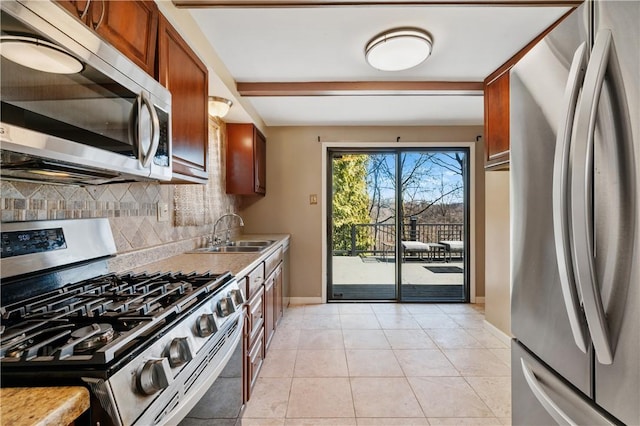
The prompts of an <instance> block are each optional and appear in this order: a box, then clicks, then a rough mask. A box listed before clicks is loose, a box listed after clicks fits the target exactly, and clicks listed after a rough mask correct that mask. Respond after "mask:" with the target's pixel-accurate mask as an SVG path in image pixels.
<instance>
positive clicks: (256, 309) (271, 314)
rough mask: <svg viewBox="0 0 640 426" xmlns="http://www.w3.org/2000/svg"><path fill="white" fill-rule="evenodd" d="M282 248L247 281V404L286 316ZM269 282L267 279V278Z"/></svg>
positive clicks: (254, 271) (248, 276)
mask: <svg viewBox="0 0 640 426" xmlns="http://www.w3.org/2000/svg"><path fill="white" fill-rule="evenodd" d="M282 253H283V251H282V248H278V249H277V250H276V251H275V252H274V253H272V254H271V255H270V256H269V257H268V258H267V259H266V260H265V262H263V263H261V264H260V265H259V266H258V267H256V268H255V269H254V270H253V271H252V272H251V273H249V275H247V277H246V278H244V279H245V280H246V281H245V285H246V289H247V291H246V292H247V298H248V301H247V303H246V307H245V309H246V313H247V320H246V322H245V327H246V329H245V331H244V336H245V342H244V348H245V360H246V361H245V392H244V395H245V401H248V400H249V399H250V398H251V393H252V391H253V387H254V385H255V383H256V380H257V378H258V375H259V374H260V368H261V367H262V362H263V361H264V359H265V358H266V356H267V351H268V349H269V346H270V345H271V342H272V341H273V337H274V335H275V332H276V328H277V325H278V322H279V321H280V319H281V318H282V316H283V314H284V305H283V269H282V258H283V256H282ZM265 274H266V275H267V278H266V279H263V277H264V275H265Z"/></svg>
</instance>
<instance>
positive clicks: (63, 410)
mask: <svg viewBox="0 0 640 426" xmlns="http://www.w3.org/2000/svg"><path fill="white" fill-rule="evenodd" d="M88 408H89V391H88V390H87V389H86V388H83V387H81V386H56V387H50V388H2V389H0V423H1V424H2V425H3V426H22V425H24V426H27V425H28V426H32V425H42V426H44V425H68V424H69V423H71V422H73V421H74V420H75V419H77V418H78V416H80V415H81V414H82V413H84V412H85V411H86V410H87V409H88Z"/></svg>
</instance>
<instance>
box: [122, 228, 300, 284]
mask: <svg viewBox="0 0 640 426" xmlns="http://www.w3.org/2000/svg"><path fill="white" fill-rule="evenodd" d="M240 239H242V240H276V242H275V243H274V244H273V245H271V246H269V247H268V248H267V249H266V250H265V251H263V252H260V253H198V254H194V253H184V254H180V255H177V256H172V257H169V258H167V259H163V260H159V261H157V262H152V263H148V264H146V265H143V266H140V267H138V268H135V269H134V272H143V271H147V272H166V271H182V272H198V273H204V272H212V273H222V272H226V271H230V272H231V274H233V275H234V276H236V277H241V276H244V275H247V274H248V273H249V272H251V270H253V268H255V267H256V266H257V265H258V264H259V263H260V262H261V261H263V260H264V259H265V258H266V257H267V256H268V255H269V254H271V253H272V252H273V251H275V250H276V249H277V248H278V246H280V245H284V246H285V247H287V246H288V245H289V235H286V234H250V235H246V234H245V235H242V236H241V238H240Z"/></svg>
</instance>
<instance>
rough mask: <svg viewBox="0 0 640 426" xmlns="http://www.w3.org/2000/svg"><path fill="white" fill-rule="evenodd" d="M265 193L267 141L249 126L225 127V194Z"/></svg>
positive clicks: (256, 129) (233, 124)
mask: <svg viewBox="0 0 640 426" xmlns="http://www.w3.org/2000/svg"><path fill="white" fill-rule="evenodd" d="M266 191H267V140H266V139H265V137H264V135H263V134H262V133H260V130H258V128H257V127H256V126H254V125H253V124H252V123H229V124H227V194H239V195H256V194H257V195H264V194H265V193H266Z"/></svg>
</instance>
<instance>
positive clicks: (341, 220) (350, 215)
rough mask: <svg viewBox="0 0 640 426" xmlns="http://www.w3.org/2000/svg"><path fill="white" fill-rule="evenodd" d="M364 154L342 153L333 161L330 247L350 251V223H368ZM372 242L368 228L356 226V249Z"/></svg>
mask: <svg viewBox="0 0 640 426" xmlns="http://www.w3.org/2000/svg"><path fill="white" fill-rule="evenodd" d="M367 161H368V156H367V155H358V154H351V155H343V156H342V157H340V158H334V160H333V250H351V225H353V224H362V223H370V222H371V219H370V217H369V195H368V193H367V179H366V178H367ZM372 243H373V237H372V236H371V233H370V230H369V228H368V227H358V228H357V232H356V250H367V249H369V248H370V247H371V245H372Z"/></svg>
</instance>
